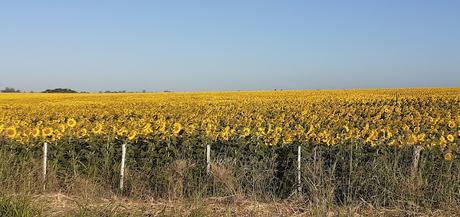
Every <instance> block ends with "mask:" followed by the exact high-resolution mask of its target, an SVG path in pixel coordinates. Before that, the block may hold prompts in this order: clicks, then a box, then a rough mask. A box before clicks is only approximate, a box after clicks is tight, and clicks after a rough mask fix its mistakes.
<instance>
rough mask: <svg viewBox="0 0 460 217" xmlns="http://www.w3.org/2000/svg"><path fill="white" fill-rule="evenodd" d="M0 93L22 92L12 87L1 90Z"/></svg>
mask: <svg viewBox="0 0 460 217" xmlns="http://www.w3.org/2000/svg"><path fill="white" fill-rule="evenodd" d="M0 92H2V93H19V92H21V91H20V90H16V89H14V88H12V87H5V89H3V90H1V91H0Z"/></svg>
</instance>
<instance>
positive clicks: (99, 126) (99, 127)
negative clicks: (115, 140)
mask: <svg viewBox="0 0 460 217" xmlns="http://www.w3.org/2000/svg"><path fill="white" fill-rule="evenodd" d="M91 131H92V132H93V133H94V134H101V133H102V124H99V123H98V124H96V127H94V128H93V129H92V130H91Z"/></svg>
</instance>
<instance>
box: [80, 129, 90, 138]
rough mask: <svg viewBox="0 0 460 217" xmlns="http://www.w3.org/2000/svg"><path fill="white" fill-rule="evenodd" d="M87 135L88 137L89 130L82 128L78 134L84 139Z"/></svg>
mask: <svg viewBox="0 0 460 217" xmlns="http://www.w3.org/2000/svg"><path fill="white" fill-rule="evenodd" d="M87 135H88V130H87V129H85V128H81V129H80V130H79V131H78V133H77V137H78V138H83V137H85V136H87Z"/></svg>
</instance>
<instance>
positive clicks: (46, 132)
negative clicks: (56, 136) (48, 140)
mask: <svg viewBox="0 0 460 217" xmlns="http://www.w3.org/2000/svg"><path fill="white" fill-rule="evenodd" d="M51 135H53V128H51V127H46V128H44V129H43V130H42V136H43V137H49V136H51Z"/></svg>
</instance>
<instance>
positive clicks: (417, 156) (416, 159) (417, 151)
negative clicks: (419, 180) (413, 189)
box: [411, 145, 422, 179]
mask: <svg viewBox="0 0 460 217" xmlns="http://www.w3.org/2000/svg"><path fill="white" fill-rule="evenodd" d="M420 151H422V146H418V145H417V146H415V149H414V157H413V162H412V171H411V175H412V178H413V179H415V177H416V176H417V170H418V162H419V159H420Z"/></svg>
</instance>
